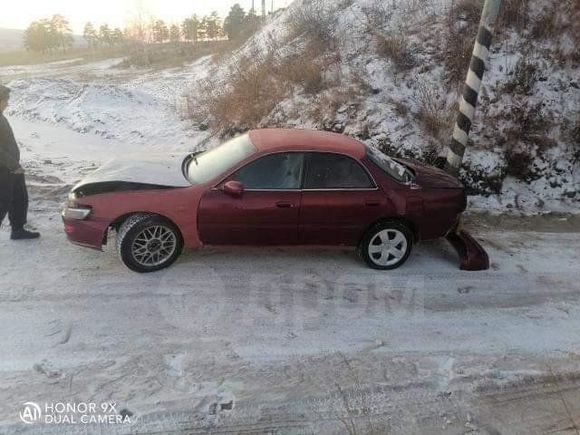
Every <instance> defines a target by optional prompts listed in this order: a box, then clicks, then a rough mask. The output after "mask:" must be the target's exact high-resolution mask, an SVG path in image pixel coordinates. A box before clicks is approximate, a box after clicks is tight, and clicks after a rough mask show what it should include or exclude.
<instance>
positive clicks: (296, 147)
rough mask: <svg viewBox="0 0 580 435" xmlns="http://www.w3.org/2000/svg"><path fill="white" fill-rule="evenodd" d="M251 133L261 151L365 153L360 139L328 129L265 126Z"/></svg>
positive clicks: (351, 154)
mask: <svg viewBox="0 0 580 435" xmlns="http://www.w3.org/2000/svg"><path fill="white" fill-rule="evenodd" d="M249 134H250V140H251V141H252V143H253V144H254V146H255V147H256V148H258V151H259V152H261V153H269V152H277V151H323V152H330V153H339V154H347V155H350V156H352V157H354V158H357V159H362V158H363V157H364V155H365V147H364V145H363V144H362V143H361V142H359V141H358V140H355V139H353V138H351V137H348V136H345V135H343V134H337V133H330V132H328V131H318V130H301V129H284V128H265V129H261V130H252V131H250V133H249Z"/></svg>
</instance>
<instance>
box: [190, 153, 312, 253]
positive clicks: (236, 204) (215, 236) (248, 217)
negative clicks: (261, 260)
mask: <svg viewBox="0 0 580 435" xmlns="http://www.w3.org/2000/svg"><path fill="white" fill-rule="evenodd" d="M303 162H304V155H303V154H302V153H276V154H270V155H266V156H263V157H259V158H258V159H256V160H254V161H252V162H250V163H248V164H247V165H245V166H244V167H242V168H241V169H239V170H238V171H236V172H235V173H234V174H233V175H231V176H230V177H228V178H227V179H226V180H224V182H222V183H220V184H219V185H218V186H216V187H215V188H214V189H211V190H209V191H207V192H206V193H205V194H204V195H203V196H202V199H201V202H200V207H199V215H198V229H199V234H200V238H201V240H202V242H203V243H204V244H208V245H257V246H259V245H293V244H296V243H298V216H299V213H300V200H301V196H300V186H301V183H302V174H303V167H304V164H303ZM230 181H235V182H238V183H241V185H242V186H243V192H242V193H241V194H240V195H239V196H232V195H231V194H228V193H227V189H226V190H224V185H225V184H226V183H227V182H230Z"/></svg>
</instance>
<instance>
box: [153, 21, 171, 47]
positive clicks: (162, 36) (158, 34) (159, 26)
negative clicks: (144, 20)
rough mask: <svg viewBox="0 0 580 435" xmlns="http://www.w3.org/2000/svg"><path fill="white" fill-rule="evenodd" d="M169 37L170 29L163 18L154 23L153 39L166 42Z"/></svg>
mask: <svg viewBox="0 0 580 435" xmlns="http://www.w3.org/2000/svg"><path fill="white" fill-rule="evenodd" d="M167 39H169V29H167V25H166V24H165V21H163V20H157V21H155V23H153V40H154V41H155V42H165V41H167Z"/></svg>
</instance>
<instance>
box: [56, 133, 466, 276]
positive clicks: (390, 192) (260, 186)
mask: <svg viewBox="0 0 580 435" xmlns="http://www.w3.org/2000/svg"><path fill="white" fill-rule="evenodd" d="M465 205H466V201H465V193H464V189H463V186H462V185H461V184H460V183H459V182H458V181H457V180H456V179H455V178H453V177H452V176H450V175H448V174H446V173H445V172H443V171H441V170H439V169H435V168H431V167H427V166H424V165H422V164H419V163H417V162H414V161H408V160H400V159H396V160H395V159H391V158H389V157H387V156H386V155H384V154H383V153H381V152H380V151H378V150H376V149H375V148H372V147H368V146H365V145H364V144H362V143H360V142H358V141H356V140H354V139H352V138H349V137H347V136H344V135H338V134H333V133H327V132H319V131H307V130H283V129H264V130H254V131H251V132H249V133H248V134H245V135H242V136H239V137H237V138H235V139H232V140H230V141H228V142H225V143H224V144H222V145H220V146H218V147H216V148H213V149H210V150H208V151H205V152H202V153H197V154H189V155H176V154H173V155H169V156H168V155H163V156H155V155H152V156H149V157H147V158H145V159H143V158H140V159H138V160H137V159H126V160H113V161H111V162H109V163H108V164H106V165H104V166H103V167H102V168H100V169H98V170H97V171H95V172H94V173H93V174H91V175H90V176H89V177H88V178H86V179H85V180H83V181H81V182H80V183H79V184H77V185H76V186H75V187H74V188H73V190H72V192H71V193H70V195H69V198H68V201H67V205H66V206H65V208H64V210H63V220H64V227H65V231H66V234H67V236H68V238H69V240H71V241H72V242H74V243H77V244H79V245H83V246H87V247H91V248H95V249H102V247H103V245H104V244H105V243H106V242H107V235H108V232H109V230H110V229H115V230H116V231H117V238H116V243H117V249H118V252H119V255H120V257H121V260H122V261H123V262H124V263H125V265H127V267H129V268H130V269H132V270H134V271H137V272H151V271H155V270H159V269H162V268H164V267H167V266H169V265H170V264H172V263H173V262H174V261H175V260H176V259H177V258H178V256H179V255H180V253H181V251H182V249H183V248H188V249H198V248H202V247H204V246H215V245H252V246H266V245H268V246H272V245H275V246H300V245H309V246H312V245H315V246H352V247H357V248H359V250H360V253H361V255H362V257H363V259H364V260H365V261H366V263H367V264H368V265H369V266H370V267H372V268H375V269H394V268H396V267H398V266H400V265H402V264H403V263H404V262H405V261H406V260H407V258H408V257H409V255H410V253H411V248H412V246H413V244H414V243H415V242H417V241H418V240H421V239H432V238H436V237H441V236H444V235H445V234H446V233H447V232H448V231H449V230H450V229H451V228H452V227H453V226H454V225H455V223H456V221H457V219H458V216H459V215H460V214H461V212H463V210H464V209H465Z"/></svg>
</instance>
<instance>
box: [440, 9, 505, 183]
mask: <svg viewBox="0 0 580 435" xmlns="http://www.w3.org/2000/svg"><path fill="white" fill-rule="evenodd" d="M500 5H501V0H485V4H484V5H483V11H482V13H481V21H480V23H479V30H478V32H477V39H476V41H475V46H474V47H473V54H472V56H471V63H470V64H469V71H468V73H467V78H466V79H465V85H464V87H463V95H462V96H461V99H460V100H459V113H458V114H457V121H456V122H455V127H454V129H453V138H452V139H451V143H450V144H449V150H448V151H447V163H446V164H445V170H446V171H447V172H449V173H450V174H452V175H455V176H457V174H458V173H459V169H460V168H461V163H462V161H463V155H464V154H465V147H466V146H467V138H468V136H469V130H470V129H471V125H472V123H473V115H474V114H475V107H476V105H477V97H478V95H479V90H480V89H481V81H482V79H483V73H484V72H485V64H486V63H487V61H488V59H489V47H490V46H491V39H492V36H493V28H494V26H495V21H496V19H497V14H498V12H499V7H500Z"/></svg>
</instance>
